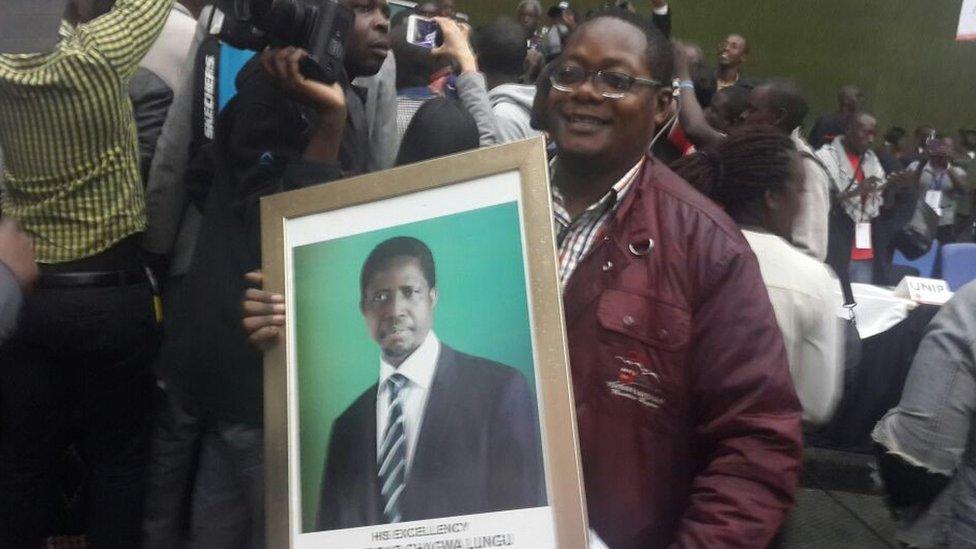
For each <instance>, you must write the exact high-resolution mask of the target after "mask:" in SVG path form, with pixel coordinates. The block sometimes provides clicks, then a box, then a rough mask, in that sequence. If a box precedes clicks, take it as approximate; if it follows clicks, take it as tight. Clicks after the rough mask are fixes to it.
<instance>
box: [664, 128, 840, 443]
mask: <svg viewBox="0 0 976 549" xmlns="http://www.w3.org/2000/svg"><path fill="white" fill-rule="evenodd" d="M671 167H672V169H674V170H675V171H676V172H677V173H678V175H680V176H682V177H683V178H685V179H686V180H687V181H688V182H689V183H691V184H692V185H694V186H695V187H696V188H697V189H698V190H700V191H702V192H703V193H704V194H706V195H708V196H709V197H710V198H712V200H715V201H716V202H718V203H719V204H720V205H722V206H723V207H724V208H725V211H726V212H727V213H728V214H729V216H731V217H732V219H734V220H735V222H736V223H738V224H739V227H740V228H741V229H742V233H743V234H744V235H745V237H746V240H748V242H749V245H750V246H751V247H752V249H753V251H754V252H755V253H756V256H757V258H758V259H759V268H760V270H761V271H762V277H763V281H764V282H765V283H766V289H767V290H768V291H769V299H770V301H771V302H772V304H773V310H774V312H775V314H776V321H777V322H778V323H779V327H780V330H782V332H783V339H784V341H785V343H786V351H787V355H788V356H789V361H790V373H791V374H792V376H793V382H794V384H795V386H796V391H797V395H798V396H799V397H800V403H801V404H802V405H803V419H804V421H805V423H807V424H810V425H817V424H823V423H825V422H826V421H827V420H829V419H830V416H831V414H832V413H833V411H834V407H835V406H836V404H837V402H839V401H840V393H841V384H842V382H843V378H842V374H843V368H842V360H841V359H842V356H840V355H841V354H842V352H841V347H840V345H841V341H840V338H839V334H840V325H839V322H840V320H839V319H838V317H837V316H836V314H835V311H836V309H837V307H836V305H837V301H838V297H837V296H838V295H839V294H838V290H839V284H838V281H837V280H836V279H835V278H834V277H833V276H832V275H831V272H830V270H829V269H828V267H827V266H826V265H824V264H822V263H819V262H818V261H816V260H815V259H813V258H811V257H809V256H807V255H806V254H804V253H803V252H801V251H800V250H799V249H797V248H795V247H794V246H793V245H791V244H790V242H789V238H790V234H791V233H792V229H793V221H794V219H795V218H796V215H797V212H798V211H799V203H800V195H801V193H802V192H803V184H804V173H805V172H804V169H803V164H802V161H801V158H800V155H799V153H798V152H797V150H796V147H795V145H794V144H793V141H792V140H791V139H790V137H789V136H788V135H785V134H784V133H783V132H782V131H779V130H778V129H776V128H774V127H772V126H761V125H760V126H746V127H741V128H737V129H735V130H733V131H732V132H731V133H730V134H729V136H728V138H726V139H724V140H722V141H720V142H718V143H717V144H715V145H714V146H712V147H709V148H706V149H704V150H702V151H701V152H698V153H696V154H693V155H691V156H687V157H684V158H682V159H681V160H679V161H678V162H676V163H675V164H673V165H672V166H671Z"/></svg>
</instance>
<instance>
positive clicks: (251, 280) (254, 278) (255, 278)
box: [244, 271, 264, 288]
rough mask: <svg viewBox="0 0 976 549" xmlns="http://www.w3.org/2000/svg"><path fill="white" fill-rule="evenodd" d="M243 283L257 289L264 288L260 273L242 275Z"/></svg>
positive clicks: (253, 272)
mask: <svg viewBox="0 0 976 549" xmlns="http://www.w3.org/2000/svg"><path fill="white" fill-rule="evenodd" d="M244 281H245V282H247V283H248V284H251V285H253V286H255V287H257V288H260V287H261V286H264V273H262V272H261V271H251V272H249V273H247V274H245V275H244Z"/></svg>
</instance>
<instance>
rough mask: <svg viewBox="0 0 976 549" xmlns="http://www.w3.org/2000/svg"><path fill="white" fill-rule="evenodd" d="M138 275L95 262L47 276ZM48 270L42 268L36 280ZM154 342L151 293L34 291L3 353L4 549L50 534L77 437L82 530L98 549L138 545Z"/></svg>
mask: <svg viewBox="0 0 976 549" xmlns="http://www.w3.org/2000/svg"><path fill="white" fill-rule="evenodd" d="M122 268H125V269H129V270H131V269H133V268H138V263H137V262H136V261H134V259H131V260H127V259H120V258H119V257H112V258H110V259H109V260H108V261H105V260H104V257H102V258H95V259H93V260H92V261H85V260H83V261H81V262H77V264H74V265H70V266H67V268H65V266H58V267H57V268H56V269H54V270H59V271H61V272H64V271H65V270H69V269H70V270H74V271H78V272H86V271H88V272H90V271H104V270H111V269H118V270H121V269H122ZM45 272H48V271H47V270H46V269H45V268H43V266H42V273H45ZM158 338H159V328H158V326H157V324H156V320H155V315H154V313H153V308H152V291H151V288H150V286H149V285H148V283H145V282H138V283H135V284H130V285H126V286H116V287H84V288H56V289H55V288H52V289H38V290H36V291H35V292H34V293H33V294H31V295H30V296H29V297H28V298H27V301H26V303H25V305H24V312H23V316H22V318H21V320H20V325H19V327H18V331H17V332H16V334H15V335H14V337H13V338H11V339H10V340H9V341H8V342H7V343H6V344H4V346H3V347H2V348H0V547H4V548H6V547H12V548H13V547H16V548H20V547H24V548H31V547H38V546H39V544H40V541H41V538H42V537H43V536H46V535H48V534H49V533H50V532H49V529H50V517H51V510H52V504H53V488H54V484H55V470H54V469H55V468H54V465H55V458H56V456H57V455H58V454H59V453H60V452H61V451H62V450H63V449H64V447H65V446H66V445H67V444H68V443H69V442H71V441H70V440H68V438H67V433H66V427H67V426H68V424H69V419H71V418H72V417H74V418H75V420H76V421H77V422H78V424H79V427H80V440H78V441H77V442H78V443H79V444H78V445H79V449H80V451H81V456H82V459H83V460H84V462H85V465H86V472H87V475H86V478H85V482H86V483H87V486H88V494H89V499H88V517H87V530H88V533H89V539H90V541H91V542H92V544H93V545H94V546H95V547H99V548H115V547H119V548H134V547H138V546H139V543H140V541H139V537H140V521H141V513H142V503H143V498H144V492H145V489H144V483H145V469H146V459H147V449H148V434H149V426H150V413H151V408H152V402H151V401H152V397H153V392H152V387H153V378H152V374H151V363H152V360H153V357H154V356H155V353H156V349H157V345H158Z"/></svg>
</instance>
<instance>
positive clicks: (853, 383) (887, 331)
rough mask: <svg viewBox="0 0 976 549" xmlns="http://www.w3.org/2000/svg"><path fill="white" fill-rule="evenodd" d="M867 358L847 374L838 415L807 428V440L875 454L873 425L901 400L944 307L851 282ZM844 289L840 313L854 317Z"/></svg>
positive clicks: (838, 296)
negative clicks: (927, 330)
mask: <svg viewBox="0 0 976 549" xmlns="http://www.w3.org/2000/svg"><path fill="white" fill-rule="evenodd" d="M851 289H852V290H853V293H854V300H855V302H856V303H857V305H856V306H855V307H854V314H855V318H856V323H857V331H858V334H859V335H860V337H861V360H860V361H859V362H858V363H857V364H856V365H854V366H853V367H849V368H848V369H847V370H846V371H845V373H844V394H843V396H842V397H841V401H840V404H838V406H837V410H836V412H835V413H834V417H833V419H831V421H830V422H829V423H828V424H827V425H825V426H823V427H822V428H820V429H817V430H816V431H814V432H810V433H807V442H808V444H811V445H813V446H817V447H821V448H832V449H836V450H847V451H854V452H864V453H870V452H871V451H872V442H871V436H870V435H871V430H872V429H873V428H874V425H875V423H877V422H878V420H879V419H881V416H883V415H884V413H885V412H887V411H888V410H889V409H891V408H893V407H894V406H896V405H897V404H898V401H899V400H900V399H901V391H902V388H903V387H904V385H905V379H906V377H907V376H908V370H909V368H910V367H911V364H912V359H913V358H914V356H915V351H916V350H917V349H918V345H919V343H920V342H921V340H922V336H923V335H924V333H925V327H926V326H927V325H928V323H929V321H931V320H932V317H933V316H935V313H937V312H938V310H939V307H937V306H934V305H921V304H918V303H916V302H914V301H911V300H908V299H903V298H901V297H897V296H895V295H894V291H893V290H891V289H887V288H882V287H879V286H872V285H868V284H851ZM843 302H844V298H843V296H842V295H841V293H840V289H839V288H838V292H837V308H838V309H837V314H838V316H840V317H842V318H845V319H846V318H848V316H849V312H848V309H846V308H844V306H843Z"/></svg>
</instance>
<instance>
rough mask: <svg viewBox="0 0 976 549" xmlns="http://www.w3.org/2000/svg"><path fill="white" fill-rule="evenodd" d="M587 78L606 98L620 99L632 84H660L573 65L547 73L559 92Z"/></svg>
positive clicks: (646, 79) (578, 84) (568, 90)
mask: <svg viewBox="0 0 976 549" xmlns="http://www.w3.org/2000/svg"><path fill="white" fill-rule="evenodd" d="M587 78H592V79H593V87H594V88H595V89H596V91H597V92H598V93H599V94H600V95H602V96H603V97H606V98H607V99H621V98H622V97H624V96H625V95H627V93H628V92H629V91H630V89H631V88H632V87H634V84H642V85H644V86H650V87H653V88H657V87H660V86H661V83H660V82H658V81H657V80H652V79H650V78H638V77H636V76H631V75H629V74H624V73H622V72H613V71H588V70H585V69H583V67H577V66H575V65H563V66H561V67H557V68H556V69H555V70H554V71H552V74H551V75H549V81H550V82H552V87H553V88H555V89H557V90H559V91H561V92H571V91H573V90H575V89H576V88H579V87H580V85H581V84H582V83H583V81H584V80H586V79H587Z"/></svg>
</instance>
